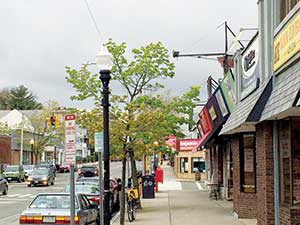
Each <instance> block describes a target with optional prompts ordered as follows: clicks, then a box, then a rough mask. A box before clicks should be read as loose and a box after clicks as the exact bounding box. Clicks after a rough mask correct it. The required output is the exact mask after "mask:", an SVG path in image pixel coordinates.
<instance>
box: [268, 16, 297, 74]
mask: <svg viewBox="0 0 300 225" xmlns="http://www.w3.org/2000/svg"><path fill="white" fill-rule="evenodd" d="M299 31H300V11H298V12H297V13H296V14H295V15H294V16H292V18H291V19H290V21H289V22H288V23H287V24H286V25H285V26H284V27H283V28H282V29H281V31H280V32H279V33H278V34H277V35H276V37H275V39H274V66H273V69H274V71H277V70H278V69H279V68H281V67H282V66H283V65H284V64H285V63H286V62H287V61H288V60H290V59H291V58H292V57H293V56H294V55H296V54H297V53H298V52H300V32H299Z"/></svg>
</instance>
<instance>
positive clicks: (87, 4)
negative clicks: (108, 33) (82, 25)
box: [84, 0, 102, 39]
mask: <svg viewBox="0 0 300 225" xmlns="http://www.w3.org/2000/svg"><path fill="white" fill-rule="evenodd" d="M84 1H85V4H86V7H87V9H88V12H89V14H90V17H91V19H92V21H93V24H94V27H95V29H96V31H97V33H98V35H99V37H100V39H101V38H102V34H101V31H100V29H99V26H98V24H97V22H96V19H95V17H94V15H93V13H92V10H91V8H90V6H89V3H88V0H84Z"/></svg>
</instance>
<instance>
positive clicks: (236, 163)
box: [231, 136, 257, 219]
mask: <svg viewBox="0 0 300 225" xmlns="http://www.w3.org/2000/svg"><path fill="white" fill-rule="evenodd" d="M231 147H232V161H233V189H234V192H233V211H234V212H235V213H237V214H238V217H239V218H248V219H251V218H256V215H257V197H256V193H244V192H241V184H240V181H241V179H240V148H239V139H238V137H237V136H235V137H234V138H233V140H232V144H231Z"/></svg>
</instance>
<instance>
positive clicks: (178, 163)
mask: <svg viewBox="0 0 300 225" xmlns="http://www.w3.org/2000/svg"><path fill="white" fill-rule="evenodd" d="M199 141H200V140H199V139H179V140H177V144H176V148H177V152H178V154H176V155H175V160H174V163H175V164H174V172H175V176H176V177H177V178H179V179H188V180H195V179H196V176H195V174H196V173H198V172H200V179H201V180H204V179H205V172H206V171H205V152H204V151H197V147H198V146H199Z"/></svg>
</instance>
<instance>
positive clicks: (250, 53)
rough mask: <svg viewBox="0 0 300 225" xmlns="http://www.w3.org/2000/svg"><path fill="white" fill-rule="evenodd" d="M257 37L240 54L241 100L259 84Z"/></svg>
mask: <svg viewBox="0 0 300 225" xmlns="http://www.w3.org/2000/svg"><path fill="white" fill-rule="evenodd" d="M258 49H259V46H258V35H256V36H255V37H254V39H253V40H252V41H251V43H250V45H249V46H248V47H247V49H246V50H245V51H244V52H243V53H242V74H241V100H243V99H244V98H246V97H247V96H249V95H250V94H251V93H252V92H253V91H254V90H255V89H256V88H258V84H259V82H258V81H259V65H258V57H259V52H258Z"/></svg>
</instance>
